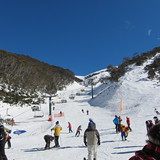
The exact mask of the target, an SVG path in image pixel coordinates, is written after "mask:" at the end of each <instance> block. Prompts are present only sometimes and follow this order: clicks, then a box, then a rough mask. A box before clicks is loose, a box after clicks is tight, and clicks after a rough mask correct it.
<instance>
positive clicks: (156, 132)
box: [147, 124, 160, 146]
mask: <svg viewBox="0 0 160 160" xmlns="http://www.w3.org/2000/svg"><path fill="white" fill-rule="evenodd" d="M147 135H148V142H151V143H153V144H155V145H158V146H160V124H156V125H154V126H153V127H152V128H151V129H150V130H149V131H148V134H147Z"/></svg>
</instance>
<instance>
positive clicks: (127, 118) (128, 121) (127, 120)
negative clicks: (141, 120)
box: [126, 117, 132, 131]
mask: <svg viewBox="0 0 160 160" xmlns="http://www.w3.org/2000/svg"><path fill="white" fill-rule="evenodd" d="M126 123H127V126H128V128H129V130H130V131H132V129H131V127H130V124H131V121H130V118H129V117H126Z"/></svg>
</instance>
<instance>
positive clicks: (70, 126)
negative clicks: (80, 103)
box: [67, 122, 73, 133]
mask: <svg viewBox="0 0 160 160" xmlns="http://www.w3.org/2000/svg"><path fill="white" fill-rule="evenodd" d="M67 128H69V133H70V132H73V131H72V125H71V123H70V122H68V127H67Z"/></svg>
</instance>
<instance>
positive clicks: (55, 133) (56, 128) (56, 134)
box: [51, 121, 62, 147]
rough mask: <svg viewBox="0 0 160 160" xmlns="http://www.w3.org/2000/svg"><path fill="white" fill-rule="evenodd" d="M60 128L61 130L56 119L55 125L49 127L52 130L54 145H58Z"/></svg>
mask: <svg viewBox="0 0 160 160" xmlns="http://www.w3.org/2000/svg"><path fill="white" fill-rule="evenodd" d="M61 130H62V127H61V126H60V125H59V121H57V122H56V125H55V126H54V127H53V128H52V129H51V131H54V141H55V147H60V145H59V136H60V132H61Z"/></svg>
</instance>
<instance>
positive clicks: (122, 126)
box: [121, 124, 129, 141]
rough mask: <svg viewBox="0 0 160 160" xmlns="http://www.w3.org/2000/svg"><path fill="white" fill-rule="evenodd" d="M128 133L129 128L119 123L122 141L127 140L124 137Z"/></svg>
mask: <svg viewBox="0 0 160 160" xmlns="http://www.w3.org/2000/svg"><path fill="white" fill-rule="evenodd" d="M128 134H129V128H128V127H127V126H125V125H123V124H121V137H122V141H123V140H127V139H126V138H127V137H128Z"/></svg>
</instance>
